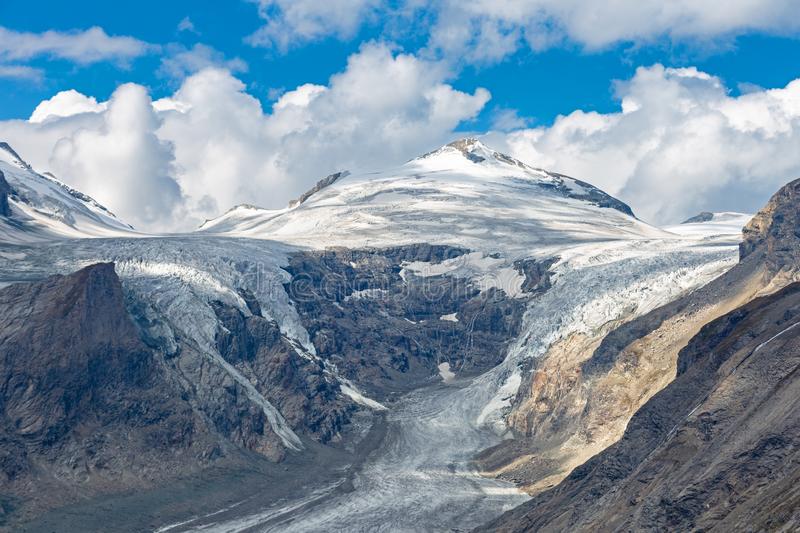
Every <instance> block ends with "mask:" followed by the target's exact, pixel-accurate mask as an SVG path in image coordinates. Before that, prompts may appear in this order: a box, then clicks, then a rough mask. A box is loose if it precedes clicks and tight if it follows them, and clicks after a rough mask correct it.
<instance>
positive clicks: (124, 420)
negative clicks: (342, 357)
mask: <svg viewBox="0 0 800 533" xmlns="http://www.w3.org/2000/svg"><path fill="white" fill-rule="evenodd" d="M241 295H242V297H243V299H244V301H245V302H247V303H248V310H249V311H250V312H251V314H246V313H245V312H244V311H242V310H239V309H236V308H233V307H230V306H226V305H225V304H223V303H220V302H213V303H212V304H211V305H212V306H213V308H214V310H215V311H216V313H217V316H218V318H219V321H220V328H219V333H218V336H217V342H218V345H219V351H220V353H221V354H222V355H223V357H224V358H225V359H226V360H227V362H228V363H229V364H230V365H232V367H234V369H236V370H237V371H238V373H239V375H242V376H244V378H245V379H246V380H247V381H249V383H251V384H252V386H253V387H255V389H257V391H258V392H260V394H261V395H263V398H265V399H266V400H267V401H269V402H270V403H271V404H272V405H274V406H275V407H276V408H277V410H278V411H279V412H280V413H282V414H283V415H284V416H285V418H286V423H287V424H288V426H289V427H290V428H291V429H292V430H294V431H295V432H297V434H298V435H300V436H305V438H307V439H309V441H308V442H311V441H318V442H320V443H326V442H333V441H337V440H338V439H339V438H340V435H341V432H342V428H343V426H344V424H345V423H346V422H347V420H348V416H349V414H350V413H351V411H352V410H353V406H352V403H350V402H349V401H347V400H346V399H345V398H343V396H342V395H341V393H340V390H339V388H338V384H336V383H335V382H334V381H332V380H331V379H330V376H327V375H325V374H324V373H323V372H322V369H321V367H320V363H319V362H315V361H310V360H307V359H305V358H303V357H301V356H300V355H299V354H298V353H297V352H296V351H295V350H294V349H293V348H292V346H291V345H290V344H289V342H288V341H287V340H286V338H285V337H283V336H282V335H281V333H280V330H279V329H278V327H277V324H275V322H273V321H271V320H267V319H265V318H264V317H262V316H261V314H260V309H259V307H258V302H257V301H256V299H255V298H254V297H253V295H252V294H250V293H248V292H247V291H244V290H242V292H241ZM126 303H127V307H126ZM129 309H130V311H132V312H133V313H134V316H135V317H136V320H138V321H139V322H142V323H144V322H146V321H147V320H146V319H145V318H144V314H140V312H142V310H143V309H142V308H141V302H139V303H138V305H137V301H136V300H135V299H133V300H132V296H131V295H128V296H127V301H126V294H125V293H124V290H123V287H122V284H121V282H120V280H119V278H118V277H117V274H116V273H115V271H114V265H113V264H111V263H101V264H95V265H92V266H88V267H86V268H84V269H82V270H80V271H78V272H76V273H74V274H70V275H66V276H61V275H56V276H51V277H48V278H46V279H44V280H42V281H38V282H33V283H19V284H15V285H10V286H8V287H5V288H3V289H0V414H1V415H2V416H0V442H2V446H0V493H2V496H3V497H2V498H0V508H2V509H5V511H3V513H0V529H2V526H3V520H4V516H3V515H4V514H6V513H12V514H13V519H14V520H23V519H25V517H29V516H31V513H35V512H38V511H41V510H43V509H49V508H53V507H59V506H63V505H66V504H71V503H74V502H75V501H76V500H79V499H86V498H94V497H101V496H105V495H109V494H114V493H120V492H121V491H126V490H130V489H136V490H149V489H150V488H153V487H157V486H163V485H164V484H165V483H170V482H173V481H174V480H175V479H177V478H179V477H186V476H190V475H193V474H199V473H200V472H201V471H204V470H205V469H207V468H209V467H212V466H218V465H219V466H226V468H231V469H237V468H239V469H241V468H245V467H249V468H260V467H259V466H258V465H259V464H260V462H261V461H263V462H268V461H265V460H264V459H263V458H266V459H268V460H269V461H280V460H282V459H284V458H285V457H286V456H287V453H288V451H287V447H286V445H285V443H284V441H283V439H282V438H281V436H280V435H278V434H276V432H275V429H274V426H273V422H271V421H270V417H269V416H268V414H267V410H266V409H265V408H264V407H263V406H262V405H260V404H259V402H258V401H254V396H253V394H252V393H251V392H250V391H249V390H248V387H247V386H246V385H245V382H244V381H240V380H237V379H235V378H234V375H233V374H232V373H231V372H230V371H229V370H227V369H226V368H224V367H223V366H221V365H220V364H219V363H218V362H216V361H214V359H213V358H212V357H209V356H208V355H207V354H204V353H201V352H200V351H199V349H198V347H197V346H196V345H195V344H194V343H192V342H191V340H190V339H181V338H179V339H178V344H177V346H174V347H172V349H167V347H166V346H165V345H164V344H163V339H159V338H153V337H145V338H146V339H147V342H145V341H144V340H143V338H142V330H140V328H139V327H137V324H136V323H135V321H134V320H133V317H132V316H131V315H130V314H129ZM144 325H145V326H148V327H149V328H150V329H153V323H149V324H144ZM251 452H255V453H251ZM308 453H309V454H311V455H313V454H314V453H316V452H313V451H309V452H308ZM259 456H261V457H259ZM265 482H266V481H265ZM15 510H16V511H15Z"/></svg>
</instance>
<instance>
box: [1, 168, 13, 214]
mask: <svg viewBox="0 0 800 533" xmlns="http://www.w3.org/2000/svg"><path fill="white" fill-rule="evenodd" d="M9 194H11V186H10V185H9V184H8V182H7V181H6V177H5V176H4V175H3V173H2V172H0V216H3V217H9V216H11V208H10V207H9V205H8V196H9Z"/></svg>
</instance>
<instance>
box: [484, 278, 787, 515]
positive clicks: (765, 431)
mask: <svg viewBox="0 0 800 533" xmlns="http://www.w3.org/2000/svg"><path fill="white" fill-rule="evenodd" d="M798 324H800V284H792V285H790V286H788V287H786V288H785V289H783V290H781V291H779V292H778V293H776V294H773V295H771V296H767V297H762V298H758V299H756V300H754V301H752V302H750V303H748V304H746V305H744V306H742V307H740V308H738V309H736V310H734V311H732V312H730V313H728V314H726V315H724V316H722V317H721V318H719V319H717V320H714V321H712V322H710V323H709V324H707V325H706V326H704V327H703V328H702V330H701V331H700V333H699V334H697V335H696V336H695V337H694V338H693V339H692V340H691V341H690V342H689V344H688V345H687V346H686V347H685V348H684V349H683V350H681V352H680V355H679V360H678V365H677V367H678V376H677V377H676V379H675V380H674V381H673V382H672V383H670V384H669V385H668V386H667V387H665V388H664V389H663V390H662V391H661V392H659V393H657V394H656V395H655V396H654V397H653V398H652V399H651V400H650V401H648V402H647V403H646V404H645V405H644V406H643V407H642V408H641V409H640V410H639V411H638V412H637V413H636V414H635V415H634V417H633V418H632V419H631V421H630V423H629V424H628V427H627V429H626V431H625V433H624V435H623V437H622V439H621V440H620V441H619V442H617V443H616V444H614V445H612V446H611V447H609V448H608V449H606V450H605V451H603V452H601V453H600V454H598V455H597V456H595V457H593V458H592V459H590V460H589V461H587V462H586V463H585V464H584V465H582V466H580V467H578V468H576V469H575V470H574V471H573V472H572V473H571V474H570V475H569V476H568V477H567V478H566V479H565V480H564V481H563V482H562V483H561V484H560V485H558V486H557V487H556V488H554V489H552V490H550V491H547V492H544V493H542V494H540V495H539V496H537V497H536V498H534V499H533V500H531V502H529V503H526V504H524V505H522V506H520V507H519V508H517V509H515V510H513V511H511V512H509V513H507V514H506V515H504V516H503V517H501V518H500V519H498V520H497V521H496V522H494V523H492V524H489V525H488V526H486V530H490V531H620V530H623V531H627V530H635V531H665V530H672V531H676V530H683V531H686V530H694V529H700V530H708V529H711V528H713V527H717V528H719V529H720V530H722V531H733V530H752V531H760V530H767V529H778V528H780V527H782V526H785V527H787V528H788V529H794V528H795V527H797V524H798V523H800V522H798V520H800V516H798V509H799V508H800V507H798V506H800V492H799V491H798V490H797V487H798V482H799V481H800V409H798V408H800V326H798ZM796 326H798V327H796Z"/></svg>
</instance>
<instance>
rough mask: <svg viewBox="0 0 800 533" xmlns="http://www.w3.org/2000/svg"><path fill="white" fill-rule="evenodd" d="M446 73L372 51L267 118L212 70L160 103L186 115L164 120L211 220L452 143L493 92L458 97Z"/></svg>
mask: <svg viewBox="0 0 800 533" xmlns="http://www.w3.org/2000/svg"><path fill="white" fill-rule="evenodd" d="M446 75H447V72H446V71H445V70H444V69H443V68H442V67H441V66H440V65H438V64H434V63H429V62H425V61H421V60H419V59H417V58H415V57H414V56H410V55H406V54H395V53H393V52H392V51H391V49H390V48H388V47H387V46H384V45H379V44H371V45H367V46H365V47H363V48H362V49H361V51H360V52H359V53H357V54H355V55H353V56H351V58H350V59H349V61H348V65H347V68H346V70H345V71H344V72H342V73H340V74H337V75H335V76H333V77H332V78H331V80H330V83H329V84H328V85H327V86H320V85H313V84H305V85H302V86H300V87H298V88H297V89H295V90H293V91H289V92H287V93H285V94H284V95H283V96H282V97H281V98H280V99H279V100H278V101H277V102H275V104H274V105H273V106H272V109H271V110H270V111H267V112H265V111H264V110H263V109H262V108H261V105H260V103H259V102H258V100H256V99H255V98H253V97H252V96H250V95H249V94H247V93H246V92H245V91H244V85H243V84H242V83H241V82H240V81H239V80H237V79H235V78H233V77H232V76H231V75H230V74H229V73H227V72H226V71H223V70H218V69H217V70H205V71H202V72H200V73H198V74H196V75H194V76H192V77H190V78H188V79H187V80H186V81H185V83H184V84H183V85H182V87H181V88H180V90H179V91H178V92H177V93H176V94H175V95H174V96H173V97H172V98H171V102H170V103H169V104H166V103H164V102H161V103H159V105H164V106H166V107H170V106H172V107H178V108H181V109H184V111H183V112H172V113H169V114H165V115H164V126H163V127H162V129H161V131H160V135H161V136H162V138H164V139H167V140H170V141H171V142H172V143H173V144H174V146H175V155H176V162H177V165H178V168H179V171H178V172H179V173H178V176H179V180H180V183H181V185H182V186H183V187H184V190H185V191H186V192H187V194H188V195H189V196H190V197H191V198H193V199H194V200H196V201H197V206H196V207H197V209H200V210H203V209H204V211H203V218H205V217H210V216H213V215H215V214H217V213H218V212H219V211H221V210H224V209H227V208H228V207H230V206H231V205H233V204H236V203H241V202H250V203H257V204H261V205H264V206H267V207H280V206H283V205H285V204H286V202H287V201H288V200H289V199H290V198H292V197H294V196H297V195H298V194H299V193H301V192H302V191H303V190H305V189H307V188H308V187H309V186H310V185H312V184H313V183H314V182H315V181H316V180H317V179H319V178H320V177H322V176H324V175H327V174H329V173H331V172H335V171H336V170H341V169H345V168H350V169H352V168H354V167H356V166H358V167H380V166H383V165H386V164H394V163H399V162H402V161H404V160H406V159H408V158H410V157H413V156H415V155H418V154H419V153H422V152H425V151H427V150H428V149H429V148H430V146H432V145H436V144H438V143H443V142H445V141H446V140H447V139H449V138H450V137H451V135H452V131H453V129H454V128H455V127H456V126H458V125H459V124H460V123H461V122H462V121H464V120H468V119H470V118H472V117H474V116H475V115H476V114H477V113H478V112H479V111H480V110H481V109H482V107H483V105H484V104H485V102H486V101H487V100H488V98H489V95H488V92H487V91H485V90H483V89H480V90H478V91H476V92H475V94H467V93H463V92H460V91H457V90H455V89H453V88H452V87H451V86H449V85H447V84H445V83H443V80H444V78H445V77H446ZM214 203H215V204H216V205H215V206H214V205H213V204H214ZM211 206H213V208H211Z"/></svg>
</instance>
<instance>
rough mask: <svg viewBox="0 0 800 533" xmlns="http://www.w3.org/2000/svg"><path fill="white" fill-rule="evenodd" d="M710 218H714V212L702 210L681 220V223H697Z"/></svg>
mask: <svg viewBox="0 0 800 533" xmlns="http://www.w3.org/2000/svg"><path fill="white" fill-rule="evenodd" d="M709 220H714V213H712V212H710V211H702V212H700V213H698V214H696V215H695V216H693V217H689V218H687V219H686V220H684V221H683V222H681V224H696V223H698V222H708V221H709Z"/></svg>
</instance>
